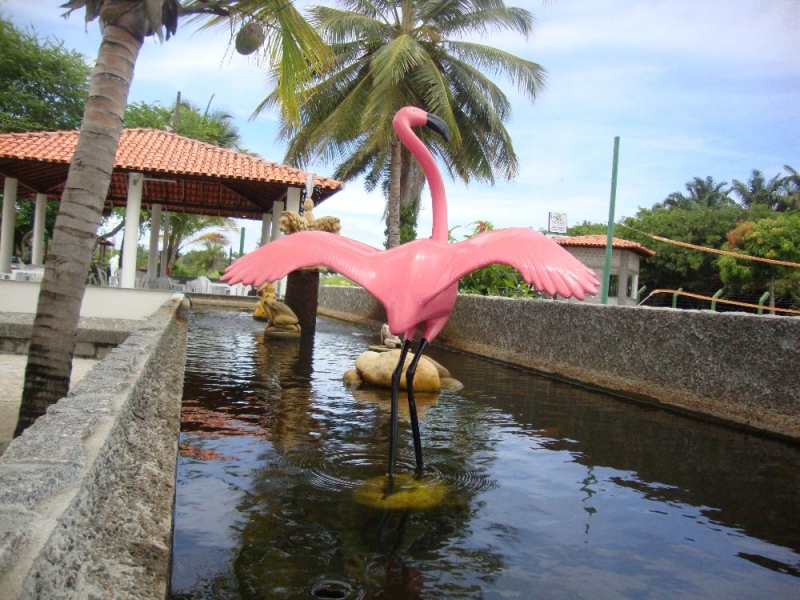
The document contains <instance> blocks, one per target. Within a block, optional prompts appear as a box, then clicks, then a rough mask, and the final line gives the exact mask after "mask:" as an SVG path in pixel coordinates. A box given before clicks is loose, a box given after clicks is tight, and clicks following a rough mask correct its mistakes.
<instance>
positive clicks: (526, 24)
mask: <svg viewBox="0 0 800 600" xmlns="http://www.w3.org/2000/svg"><path fill="white" fill-rule="evenodd" d="M339 5H340V6H341V7H342V8H330V7H324V6H318V7H315V8H312V9H311V10H310V16H311V20H312V22H314V23H315V24H316V25H317V26H318V28H319V30H320V33H321V35H322V37H323V39H325V40H326V41H327V42H328V43H329V45H330V46H331V49H332V52H333V55H334V61H333V63H332V65H331V67H330V68H328V69H326V70H322V71H320V72H319V73H317V75H316V77H315V78H314V80H313V82H312V84H311V85H308V86H302V87H301V88H299V89H298V97H299V98H300V117H301V119H300V123H299V124H298V123H295V122H292V121H288V120H285V119H284V122H283V129H282V135H283V137H284V138H285V139H286V140H288V141H289V149H288V152H287V155H286V161H287V162H290V163H293V164H295V165H298V166H305V165H306V164H307V163H309V162H310V161H312V160H314V159H318V158H322V159H325V160H330V161H334V162H337V163H338V167H337V169H336V171H335V176H336V177H337V178H338V179H342V180H344V181H348V180H352V179H354V178H356V177H358V176H360V175H364V176H365V177H366V181H367V184H368V185H371V186H373V187H374V186H376V184H377V182H379V181H383V182H388V185H387V186H386V187H387V188H388V219H387V225H388V231H389V243H388V245H389V247H393V246H396V245H398V243H399V229H400V228H399V214H400V203H401V201H408V199H409V198H410V197H412V196H414V195H415V194H414V191H415V190H418V189H421V181H422V180H421V178H420V177H419V173H418V172H417V171H416V170H415V166H414V165H415V163H414V161H413V159H412V157H411V155H410V153H409V152H408V151H407V150H406V149H405V148H404V147H403V146H402V144H400V143H399V142H398V141H397V138H396V136H395V134H394V131H393V129H392V125H391V122H392V117H393V116H394V114H395V113H396V112H397V110H398V109H400V108H401V107H403V106H407V105H417V106H421V107H424V108H425V110H427V111H428V112H432V113H435V114H437V115H438V116H440V117H441V118H443V119H444V120H445V121H446V122H447V124H448V126H449V127H450V131H451V136H452V139H451V143H449V144H446V143H444V142H443V140H441V138H439V137H436V136H430V137H428V136H426V139H425V143H426V145H427V146H428V147H429V148H431V150H432V151H433V152H434V154H437V155H438V156H439V157H440V159H441V160H442V161H443V162H444V164H445V165H446V167H447V169H448V170H449V172H450V174H451V175H452V176H455V177H458V178H459V179H461V180H463V181H464V182H468V181H470V180H473V179H478V180H482V181H488V182H494V181H495V178H498V177H502V178H504V179H511V178H513V177H514V176H515V175H516V174H517V172H518V169H519V164H518V162H517V157H516V154H515V153H514V148H513V146H512V143H511V138H510V136H509V134H508V132H507V131H506V128H505V122H506V121H507V120H508V119H509V117H510V116H511V105H510V102H509V99H508V97H507V96H506V94H504V93H503V91H502V90H501V88H500V87H499V86H498V85H497V84H496V83H495V82H494V81H493V77H495V76H499V77H502V78H504V79H506V80H509V81H510V82H511V83H512V84H514V85H515V86H516V88H517V89H518V90H519V91H520V92H521V93H522V94H523V95H524V96H526V97H527V98H529V99H531V100H533V99H534V98H535V97H536V96H537V94H538V93H539V92H540V91H541V89H542V88H543V85H544V70H543V69H542V67H541V66H539V65H538V64H536V63H534V62H531V61H528V60H524V59H522V58H519V57H517V56H515V55H513V54H510V53H508V52H505V51H502V50H499V49H497V48H494V47H492V46H488V45H485V44H481V43H479V42H476V41H469V40H475V39H480V38H481V37H485V36H486V35H487V34H489V33H492V32H498V31H512V32H514V33H516V34H520V35H522V36H523V37H525V38H527V37H528V36H529V35H530V34H531V32H532V28H533V21H534V20H533V16H532V15H531V14H530V13H529V12H528V11H527V10H523V9H520V8H513V7H508V6H506V5H505V3H504V2H503V1H502V0H462V1H459V2H453V1H452V0H393V1H389V0H340V2H339ZM280 103H281V99H280V97H279V95H278V94H277V93H274V94H272V95H270V96H269V97H268V98H267V99H266V100H265V101H264V102H263V103H262V104H261V105H260V106H259V110H260V109H263V108H265V107H270V106H275V105H280ZM423 135H424V133H423Z"/></svg>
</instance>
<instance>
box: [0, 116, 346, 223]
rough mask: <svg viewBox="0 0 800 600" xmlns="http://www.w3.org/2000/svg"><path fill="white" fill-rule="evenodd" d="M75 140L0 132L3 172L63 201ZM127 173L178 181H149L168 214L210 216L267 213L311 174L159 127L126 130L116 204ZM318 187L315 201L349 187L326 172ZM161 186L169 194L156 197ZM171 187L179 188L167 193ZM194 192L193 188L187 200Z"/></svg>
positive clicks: (73, 134)
mask: <svg viewBox="0 0 800 600" xmlns="http://www.w3.org/2000/svg"><path fill="white" fill-rule="evenodd" d="M77 140H78V132H77V131H55V132H29V133H7V134H0V174H2V175H3V176H8V177H16V178H18V179H19V180H20V183H21V184H23V185H24V186H26V187H27V188H28V190H29V191H32V192H42V193H47V194H48V195H50V196H52V197H60V191H61V189H63V184H64V181H65V180H66V172H67V169H68V168H69V162H70V160H71V159H72V155H73V153H74V151H75V145H76V144H77ZM125 172H141V173H144V174H145V176H146V177H148V176H149V177H150V178H154V177H155V178H158V177H162V178H165V179H180V180H181V182H182V183H181V188H182V189H181V190H180V194H177V192H178V190H177V188H176V186H174V185H172V186H168V185H161V186H159V185H158V184H156V183H151V185H150V186H149V187H150V188H152V189H153V193H154V194H155V197H153V198H144V199H143V200H144V202H145V204H147V203H148V202H151V203H152V202H160V203H165V204H166V205H169V204H173V206H172V207H167V209H168V210H185V211H186V212H202V211H201V208H202V207H203V206H204V205H207V206H208V208H209V209H210V211H211V212H210V213H209V214H225V215H227V216H241V217H247V218H257V217H258V216H260V214H261V213H263V212H269V209H271V206H272V202H273V201H275V200H278V199H280V198H281V196H282V195H283V194H284V193H285V191H286V187H287V186H293V187H304V186H305V184H306V180H307V178H308V176H309V174H310V173H308V172H307V171H303V170H301V169H296V168H294V167H289V166H286V165H283V164H280V163H276V162H272V161H269V160H264V159H262V158H259V157H255V156H250V155H248V154H243V153H241V152H236V151H234V150H229V149H226V148H220V147H218V146H213V145H211V144H207V143H204V142H199V141H197V140H193V139H190V138H186V137H183V136H180V135H177V134H175V133H170V132H167V131H159V130H156V129H125V130H123V132H122V136H121V137H120V143H119V149H118V151H117V156H116V163H115V167H114V173H115V175H114V181H112V185H111V190H110V192H109V202H110V203H111V204H115V205H119V204H124V188H125V185H124V184H125V182H124V175H123V174H124V173H125ZM3 179H4V177H3ZM314 184H315V188H316V192H315V200H316V201H317V202H318V203H319V202H321V201H322V200H323V199H325V198H327V197H328V196H330V195H331V194H334V193H336V192H338V191H339V190H341V189H342V188H343V187H344V185H343V184H342V183H341V182H340V181H336V180H335V179H332V178H330V177H324V176H321V175H314ZM159 187H161V188H164V189H162V190H161V191H160V192H159V191H158V190H157V188H159ZM169 187H172V188H176V189H174V190H173V191H172V192H169V191H166V188H169ZM190 188H191V190H194V191H193V193H192V194H191V195H187V189H190ZM120 194H121V195H122V197H119V196H120ZM146 194H147V193H146ZM176 195H180V198H177V197H175V196H176ZM254 205H255V206H254ZM165 207H166V206H165Z"/></svg>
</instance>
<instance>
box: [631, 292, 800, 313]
mask: <svg viewBox="0 0 800 600" xmlns="http://www.w3.org/2000/svg"><path fill="white" fill-rule="evenodd" d="M653 294H679V295H680V296H689V297H690V298H697V299H698V300H708V301H710V302H722V303H724V304H734V305H736V306H745V307H747V308H761V309H764V310H768V311H770V312H772V311H773V310H774V311H776V312H785V313H791V314H793V315H800V310H792V309H791V308H774V309H773V308H769V307H766V306H762V305H760V304H748V303H747V302H737V301H736V300H723V299H721V298H712V297H711V296H701V295H700V294H692V293H691V292H684V291H681V290H653V291H652V292H650V294H648V296H647V298H649V297H650V296H652V295H653ZM647 298H645V299H644V300H642V302H640V303H639V304H640V305H641V304H642V303H643V302H645V301H646V300H647Z"/></svg>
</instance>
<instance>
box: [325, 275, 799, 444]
mask: <svg viewBox="0 0 800 600" xmlns="http://www.w3.org/2000/svg"><path fill="white" fill-rule="evenodd" d="M319 312H320V314H324V315H327V316H331V317H334V318H338V319H342V320H347V321H351V322H360V323H363V324H366V325H369V326H373V327H376V328H379V327H380V325H381V324H382V323H383V322H384V321H385V318H386V317H385V312H384V310H383V307H382V306H381V305H380V304H379V303H378V302H377V300H375V299H374V298H373V297H372V296H371V295H370V294H369V292H367V291H366V290H364V289H363V288H357V287H334V286H324V287H322V288H320V302H319ZM437 342H438V343H439V344H440V345H442V346H444V347H447V348H450V349H453V350H458V351H462V352H467V353H470V354H475V355H477V356H482V357H485V358H490V359H493V360H497V361H500V362H503V363H506V364H509V365H514V366H517V367H522V368H525V369H529V370H531V371H533V372H536V373H539V374H542V375H545V376H548V377H552V378H555V379H559V380H563V381H567V382H569V383H573V384H578V385H582V386H584V387H588V388H592V389H597V390H600V391H603V392H605V393H610V394H612V395H616V396H620V397H622V398H626V399H629V400H634V401H639V402H646V403H649V404H655V405H658V406H660V407H662V408H666V409H669V410H674V411H678V412H681V413H683V414H688V415H691V416H694V417H699V418H703V419H709V420H714V421H717V422H720V423H722V424H725V425H729V426H735V427H738V428H744V429H747V430H752V431H756V432H758V433H760V434H764V435H768V436H773V437H778V438H781V439H784V440H786V441H790V442H792V443H800V369H798V368H797V359H798V357H800V319H798V318H792V317H776V316H771V315H752V314H745V313H731V312H726V313H716V312H712V311H699V310H675V309H670V308H646V307H623V306H602V305H598V304H590V303H580V302H567V301H553V300H538V299H523V298H500V297H486V296H477V295H464V294H460V295H459V297H458V300H457V301H456V306H455V308H454V310H453V313H452V315H451V318H450V320H449V322H448V324H447V326H446V327H445V329H444V331H442V333H441V334H440V336H439V338H438V339H437ZM453 376H454V377H456V378H458V374H457V373H455V372H454V373H453Z"/></svg>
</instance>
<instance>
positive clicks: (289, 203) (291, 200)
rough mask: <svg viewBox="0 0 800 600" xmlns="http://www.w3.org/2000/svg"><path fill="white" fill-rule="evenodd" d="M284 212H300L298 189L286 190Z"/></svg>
mask: <svg viewBox="0 0 800 600" xmlns="http://www.w3.org/2000/svg"><path fill="white" fill-rule="evenodd" d="M286 210H290V211H292V212H296V213H299V212H300V188H296V187H290V188H289V189H288V190H286Z"/></svg>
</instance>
